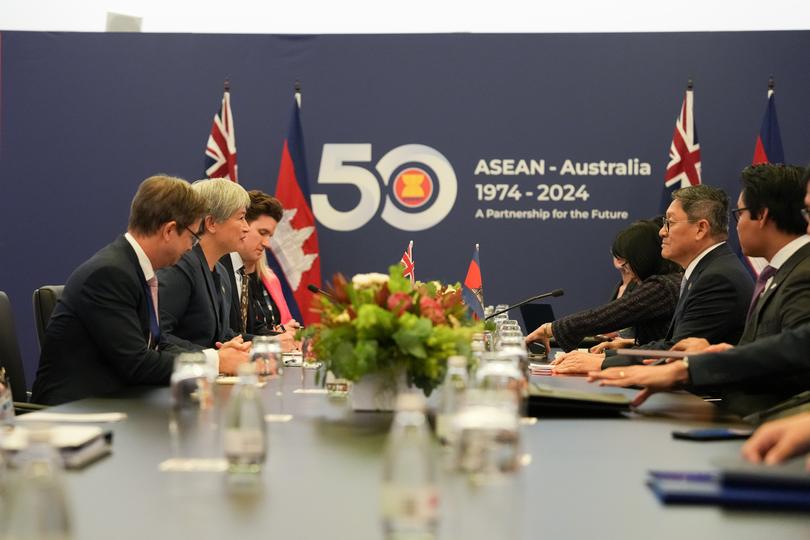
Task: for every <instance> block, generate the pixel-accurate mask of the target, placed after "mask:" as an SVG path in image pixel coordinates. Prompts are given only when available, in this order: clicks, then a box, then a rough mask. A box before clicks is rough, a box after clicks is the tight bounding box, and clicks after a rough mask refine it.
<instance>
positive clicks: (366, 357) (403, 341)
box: [304, 265, 481, 395]
mask: <svg viewBox="0 0 810 540" xmlns="http://www.w3.org/2000/svg"><path fill="white" fill-rule="evenodd" d="M327 289H328V290H329V292H330V294H331V297H327V296H325V295H321V296H320V311H321V322H320V323H318V324H315V325H310V326H308V327H307V328H306V330H305V331H304V333H305V335H310V336H312V337H313V347H314V351H315V353H316V355H317V357H318V358H320V359H321V360H323V361H324V362H325V363H326V366H327V368H328V369H329V370H331V371H332V372H333V373H334V374H335V376H336V377H341V378H345V379H348V380H350V381H358V380H359V379H361V378H362V377H363V376H365V375H371V374H382V375H385V379H386V380H388V381H391V384H395V383H394V382H393V381H395V380H396V378H397V377H398V376H401V374H402V373H404V375H405V377H406V380H407V383H408V385H409V386H416V387H417V388H420V389H422V390H423V391H424V392H425V394H428V395H429V394H430V393H431V391H432V390H433V389H434V388H436V387H437V386H438V385H439V384H441V382H442V380H443V379H444V375H445V372H446V370H447V358H448V357H449V356H452V355H456V354H463V355H467V354H468V353H469V348H470V340H471V339H472V334H473V333H474V332H476V331H481V325H480V323H477V322H475V321H473V320H472V318H471V317H470V315H469V314H468V310H467V308H466V307H465V305H464V304H463V303H462V300H461V288H460V287H459V286H458V284H456V285H455V286H448V285H443V284H441V283H439V282H438V281H431V282H428V283H419V282H417V283H416V284H415V285H412V284H411V282H410V280H409V279H408V278H405V277H403V276H402V267H401V266H399V265H395V266H391V267H390V269H389V273H388V275H384V274H358V275H356V276H354V277H353V278H352V279H351V281H348V280H347V279H346V278H345V277H344V276H343V275H342V274H337V275H336V276H335V277H334V278H333V279H332V282H331V284H329V285H328V286H327Z"/></svg>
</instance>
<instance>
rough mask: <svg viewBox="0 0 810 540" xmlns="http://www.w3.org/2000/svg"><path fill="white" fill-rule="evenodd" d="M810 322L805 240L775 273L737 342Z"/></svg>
mask: <svg viewBox="0 0 810 540" xmlns="http://www.w3.org/2000/svg"><path fill="white" fill-rule="evenodd" d="M809 322H810V244H805V245H804V246H802V247H801V248H799V249H798V250H797V251H796V253H794V254H793V255H791V256H790V257H789V258H788V260H786V261H785V262H784V263H783V264H782V266H780V267H779V270H778V271H777V272H776V274H775V275H774V276H773V280H772V281H771V285H770V287H768V289H766V290H765V291H764V292H763V293H762V296H760V298H759V301H758V302H757V304H756V306H755V307H754V311H753V312H752V313H751V318H750V319H749V320H748V321H747V322H746V324H745V330H744V331H743V335H742V337H741V338H740V341H739V343H738V345H745V344H746V343H751V342H752V341H755V340H757V339H760V338H763V337H765V336H772V335H774V334H778V333H779V332H781V331H782V330H786V329H788V328H795V327H797V326H801V325H803V324H805V323H809Z"/></svg>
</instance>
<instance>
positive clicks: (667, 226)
mask: <svg viewBox="0 0 810 540" xmlns="http://www.w3.org/2000/svg"><path fill="white" fill-rule="evenodd" d="M694 222H695V220H694V219H681V220H674V219H669V218H664V229H665V230H666V231H667V232H669V229H670V227H672V224H674V223H694Z"/></svg>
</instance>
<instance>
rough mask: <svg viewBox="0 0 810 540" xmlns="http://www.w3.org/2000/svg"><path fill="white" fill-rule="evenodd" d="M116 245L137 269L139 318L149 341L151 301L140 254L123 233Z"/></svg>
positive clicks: (145, 336)
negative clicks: (147, 296) (148, 299)
mask: <svg viewBox="0 0 810 540" xmlns="http://www.w3.org/2000/svg"><path fill="white" fill-rule="evenodd" d="M116 247H117V248H118V249H120V251H121V254H122V255H123V256H124V257H126V259H127V261H128V262H129V264H130V266H131V267H132V268H134V269H135V280H136V281H137V284H138V287H137V289H138V292H139V295H140V297H139V299H138V300H139V301H138V319H140V322H141V330H142V331H143V335H144V338H145V339H146V341H147V342H149V341H150V339H149V338H150V336H151V330H150V329H149V317H150V315H149V302H147V300H146V291H145V290H144V286H145V285H146V276H144V275H143V269H141V263H140V262H139V261H138V255H136V254H135V250H134V249H132V246H131V245H130V244H129V242H128V241H127V239H126V238H124V235H123V234H122V235H121V236H119V237H118V239H117V240H116Z"/></svg>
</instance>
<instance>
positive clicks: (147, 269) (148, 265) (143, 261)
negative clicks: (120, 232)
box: [124, 233, 155, 281]
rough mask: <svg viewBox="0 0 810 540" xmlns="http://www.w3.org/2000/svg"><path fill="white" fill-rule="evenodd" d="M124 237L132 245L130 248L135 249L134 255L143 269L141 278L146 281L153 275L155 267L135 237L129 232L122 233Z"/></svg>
mask: <svg viewBox="0 0 810 540" xmlns="http://www.w3.org/2000/svg"><path fill="white" fill-rule="evenodd" d="M124 238H126V239H127V242H129V245H131V246H132V249H133V250H134V251H135V256H136V257H138V264H139V265H140V267H141V270H142V271H143V278H144V279H145V280H146V281H149V280H150V279H152V278H153V277H155V269H154V268H153V267H152V261H150V260H149V257H147V256H146V252H145V251H144V250H143V248H142V247H141V245H140V244H139V243H138V241H137V240H135V237H134V236H132V235H131V234H129V233H126V234H124Z"/></svg>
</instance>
